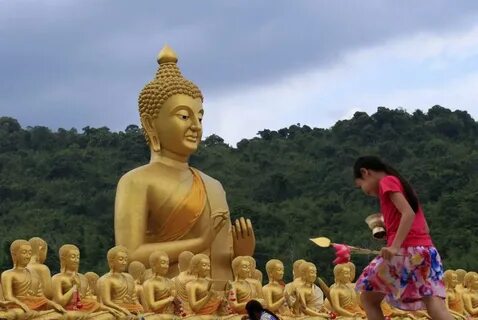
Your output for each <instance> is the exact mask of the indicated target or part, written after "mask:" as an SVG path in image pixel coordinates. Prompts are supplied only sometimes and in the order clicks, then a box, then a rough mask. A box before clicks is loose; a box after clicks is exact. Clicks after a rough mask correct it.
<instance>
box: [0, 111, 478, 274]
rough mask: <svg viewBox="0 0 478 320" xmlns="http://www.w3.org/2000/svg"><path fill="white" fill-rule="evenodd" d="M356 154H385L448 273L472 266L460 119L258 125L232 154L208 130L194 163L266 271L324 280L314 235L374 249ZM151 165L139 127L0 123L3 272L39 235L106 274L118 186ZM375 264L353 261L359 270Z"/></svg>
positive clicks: (401, 117) (322, 254) (425, 116)
mask: <svg viewBox="0 0 478 320" xmlns="http://www.w3.org/2000/svg"><path fill="white" fill-rule="evenodd" d="M362 154H376V155H380V156H382V157H383V158H385V159H386V160H388V161H390V162H391V163H393V164H394V165H396V166H397V167H398V168H399V169H400V171H401V172H402V173H403V175H404V176H406V177H407V178H408V179H409V180H410V181H411V183H412V184H413V185H414V187H415V189H416V190H417V192H418V194H419V197H420V199H421V201H422V202H423V205H424V208H425V213H426V215H427V217H428V220H429V224H430V227H431V230H432V235H433V238H434V241H435V243H436V245H437V247H438V248H439V249H440V251H441V254H442V256H443V258H444V259H445V264H446V266H447V267H451V268H458V267H463V268H465V269H474V270H477V269H478V259H477V258H478V222H477V218H476V217H477V215H476V209H477V208H478V124H477V122H476V121H475V120H474V119H472V118H471V117H470V115H469V114H468V113H467V112H464V111H454V112H452V111H450V110H448V109H445V108H442V107H440V106H435V107H433V108H431V109H430V110H429V111H428V113H423V112H421V111H416V112H414V113H413V114H409V113H407V112H405V111H403V110H389V109H387V108H379V109H378V111H377V112H376V113H375V114H373V115H368V114H366V113H363V112H357V113H356V114H355V115H354V117H353V118H352V119H351V120H346V121H339V122H337V123H336V124H335V125H334V126H333V127H332V128H330V129H318V128H310V127H308V126H305V125H304V126H301V125H292V126H290V127H289V128H284V129H281V130H278V131H271V130H263V131H261V132H259V133H258V137H256V138H253V139H250V140H242V141H240V142H239V143H238V145H237V147H236V148H233V147H230V146H229V145H227V144H225V143H224V140H223V139H222V138H220V137H218V136H216V135H213V136H210V137H208V138H206V139H205V141H204V142H203V144H202V145H201V148H200V150H199V151H198V152H197V153H196V154H195V155H194V156H193V157H192V159H191V163H192V164H193V165H194V166H196V167H197V168H199V169H201V170H203V171H205V172H206V173H208V174H209V175H211V176H213V177H215V178H217V179H218V180H220V181H221V182H222V183H223V185H224V187H225V189H226V191H227V193H228V200H229V205H230V207H231V212H232V216H233V217H238V216H247V217H250V218H251V219H252V220H253V223H254V227H255V230H256V237H257V250H256V251H257V252H256V257H257V259H258V264H259V266H260V267H261V268H263V266H264V264H265V262H266V261H267V259H269V258H273V257H275V258H279V259H282V260H283V261H284V262H285V263H286V265H287V266H288V267H290V264H291V263H292V261H293V260H295V259H297V258H306V259H310V260H312V261H314V262H315V263H316V264H317V265H318V266H319V271H320V272H322V273H325V275H326V277H328V278H329V279H330V275H331V267H332V266H331V258H332V252H331V251H330V250H326V249H320V248H317V247H315V246H314V245H313V244H312V243H311V242H310V241H308V239H309V238H310V237H314V236H319V235H325V236H328V237H330V238H332V239H333V240H334V241H336V242H346V243H349V244H354V245H357V246H365V247H371V248H379V247H380V246H381V243H378V242H376V241H375V240H373V239H371V233H370V231H369V230H368V228H367V226H366V225H365V223H364V218H365V217H366V216H367V215H369V214H371V213H373V212H376V211H377V210H378V204H377V202H376V200H375V199H371V198H367V197H365V196H364V195H363V194H362V193H361V192H360V191H358V190H356V188H354V185H353V181H352V173H351V166H352V164H353V162H354V160H355V158H356V157H357V156H359V155H362ZM148 159H149V151H148V149H147V148H146V146H145V142H144V139H143V136H142V132H141V130H140V128H138V127H137V126H135V125H130V126H128V127H127V128H126V130H125V131H124V132H110V131H109V129H108V128H90V127H86V128H83V130H82V132H77V131H76V130H75V129H71V130H64V129H59V130H58V131H56V132H52V131H51V130H50V129H48V128H45V127H28V128H21V126H20V125H19V124H18V122H17V121H16V120H15V119H12V118H7V117H4V118H0V234H1V235H2V237H1V238H0V241H1V242H2V243H1V245H2V250H1V255H0V270H4V269H6V268H9V267H10V257H9V254H8V246H9V243H10V242H11V241H12V240H14V239H16V238H26V239H28V238H30V237H32V236H40V237H43V238H44V239H45V240H47V241H48V243H49V244H50V250H49V256H48V260H47V264H48V265H49V266H50V268H51V269H52V270H53V271H58V268H59V263H58V254H57V251H58V248H59V246H60V245H61V244H63V243H74V244H77V245H78V246H79V247H80V248H81V250H82V265H81V269H82V271H87V270H94V271H97V272H99V273H101V272H104V271H105V270H106V258H105V254H106V251H107V249H108V248H109V247H111V246H112V245H113V203H114V195H115V186H116V183H117V181H118V179H119V177H120V176H121V175H122V174H123V173H125V172H127V171H128V170H130V169H132V168H134V167H136V166H139V165H141V164H143V163H145V162H147V161H148ZM370 258H371V257H356V258H354V261H355V262H356V263H357V264H358V267H359V268H361V267H363V265H364V264H365V263H366V262H367V261H368V260H369V259H370ZM289 269H290V268H289Z"/></svg>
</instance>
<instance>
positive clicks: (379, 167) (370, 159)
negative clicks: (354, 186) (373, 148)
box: [354, 156, 419, 212]
mask: <svg viewBox="0 0 478 320" xmlns="http://www.w3.org/2000/svg"><path fill="white" fill-rule="evenodd" d="M361 169H367V170H372V171H376V172H384V173H386V174H387V175H390V176H394V177H396V178H397V179H398V180H400V183H401V184H402V186H403V191H404V195H405V198H406V199H407V201H408V203H409V204H410V207H412V209H413V211H414V212H417V211H418V209H419V203H418V197H417V195H416V193H415V191H414V190H413V188H412V186H411V185H410V183H408V181H407V180H406V179H405V178H403V177H402V175H401V174H400V173H399V172H398V171H397V170H395V169H394V168H393V167H392V166H390V165H389V164H387V163H385V162H384V161H382V160H381V159H380V158H379V157H376V156H363V157H360V158H358V159H357V160H356V161H355V164H354V179H362V178H363V177H362V171H361Z"/></svg>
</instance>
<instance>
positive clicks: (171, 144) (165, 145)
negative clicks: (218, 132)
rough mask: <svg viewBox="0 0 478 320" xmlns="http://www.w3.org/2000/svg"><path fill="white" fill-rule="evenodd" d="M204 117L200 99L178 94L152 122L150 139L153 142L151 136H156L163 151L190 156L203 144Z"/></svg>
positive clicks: (165, 104) (163, 107) (168, 101)
mask: <svg viewBox="0 0 478 320" xmlns="http://www.w3.org/2000/svg"><path fill="white" fill-rule="evenodd" d="M203 115H204V110H203V107H202V101H201V99H200V98H196V99H193V98H191V97H190V96H188V95H184V94H176V95H174V96H172V97H170V98H169V99H167V100H166V101H165V102H164V104H163V105H162V106H161V108H160V109H159V112H158V116H157V117H156V119H154V121H153V122H152V123H153V128H152V132H148V135H149V136H150V137H149V138H150V140H151V139H152V136H151V135H152V134H156V135H157V139H158V140H159V142H160V145H161V149H162V150H166V151H168V152H172V153H174V154H177V155H179V156H183V157H184V156H189V155H191V154H192V153H193V152H195V151H196V150H197V148H198V145H199V143H200V142H201V138H202V118H203ZM146 129H147V128H146ZM147 131H148V129H147Z"/></svg>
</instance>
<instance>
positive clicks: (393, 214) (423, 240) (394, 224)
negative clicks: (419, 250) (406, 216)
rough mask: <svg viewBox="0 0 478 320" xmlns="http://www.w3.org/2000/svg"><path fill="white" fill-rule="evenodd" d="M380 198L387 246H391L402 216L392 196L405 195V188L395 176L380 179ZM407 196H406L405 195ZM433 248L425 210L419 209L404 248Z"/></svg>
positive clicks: (404, 242)
mask: <svg viewBox="0 0 478 320" xmlns="http://www.w3.org/2000/svg"><path fill="white" fill-rule="evenodd" d="M378 191H379V192H378V198H379V200H380V211H381V212H382V214H383V220H384V222H385V229H386V230H387V246H391V245H392V243H393V239H395V235H396V233H397V230H398V226H399V225H400V218H401V216H402V214H401V213H400V211H398V210H397V208H396V207H395V205H394V204H393V202H392V200H391V199H390V194H391V193H394V192H401V193H403V186H402V184H401V182H400V180H399V179H398V178H397V177H395V176H385V177H383V178H382V179H380V182H379V188H378ZM404 195H405V194H404ZM417 246H425V247H428V246H433V242H432V239H431V237H430V234H429V233H428V225H427V221H426V220H425V215H424V214H423V210H422V208H421V207H419V209H418V211H417V212H416V213H415V219H414V220H413V224H412V227H411V229H410V231H409V233H408V235H407V237H406V238H405V240H404V241H403V243H402V247H417Z"/></svg>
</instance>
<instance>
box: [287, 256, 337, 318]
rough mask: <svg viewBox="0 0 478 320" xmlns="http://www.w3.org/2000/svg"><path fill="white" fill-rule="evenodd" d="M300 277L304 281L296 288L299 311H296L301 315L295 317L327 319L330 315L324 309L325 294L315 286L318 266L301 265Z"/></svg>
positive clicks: (310, 264) (306, 263)
mask: <svg viewBox="0 0 478 320" xmlns="http://www.w3.org/2000/svg"><path fill="white" fill-rule="evenodd" d="M300 277H301V280H302V281H301V283H300V284H299V285H297V286H296V297H297V304H298V310H297V309H296V310H295V311H296V312H297V311H298V312H299V313H298V314H297V313H296V314H295V315H296V316H306V317H307V318H309V317H313V318H314V319H318V318H326V319H327V318H328V317H329V314H328V313H327V310H326V309H325V308H324V293H323V292H322V290H320V288H319V287H318V286H317V285H316V284H315V281H316V280H317V268H316V266H315V265H314V264H313V263H311V262H304V263H302V264H301V265H300Z"/></svg>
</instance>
